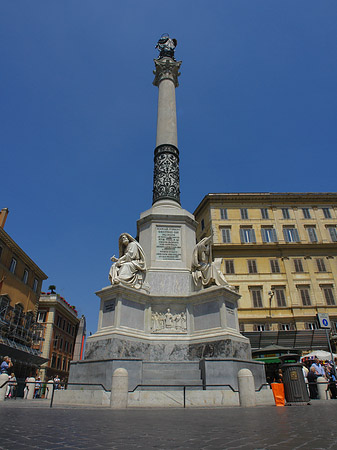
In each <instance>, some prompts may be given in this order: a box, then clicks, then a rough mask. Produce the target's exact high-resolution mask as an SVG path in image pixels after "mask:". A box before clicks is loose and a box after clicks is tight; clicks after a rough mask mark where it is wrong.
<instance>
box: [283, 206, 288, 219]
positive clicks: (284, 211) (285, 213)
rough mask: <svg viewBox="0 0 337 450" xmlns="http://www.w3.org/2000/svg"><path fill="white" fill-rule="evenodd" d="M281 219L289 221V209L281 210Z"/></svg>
mask: <svg viewBox="0 0 337 450" xmlns="http://www.w3.org/2000/svg"><path fill="white" fill-rule="evenodd" d="M282 215H283V219H290V214H289V208H282Z"/></svg>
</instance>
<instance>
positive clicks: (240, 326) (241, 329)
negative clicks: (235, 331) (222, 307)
mask: <svg viewBox="0 0 337 450" xmlns="http://www.w3.org/2000/svg"><path fill="white" fill-rule="evenodd" d="M239 330H240V333H243V332H244V331H245V324H244V323H239Z"/></svg>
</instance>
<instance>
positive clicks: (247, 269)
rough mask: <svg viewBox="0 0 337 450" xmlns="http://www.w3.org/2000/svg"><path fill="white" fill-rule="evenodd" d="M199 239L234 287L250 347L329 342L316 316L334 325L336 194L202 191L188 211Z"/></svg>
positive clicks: (336, 295) (314, 345)
mask: <svg viewBox="0 0 337 450" xmlns="http://www.w3.org/2000/svg"><path fill="white" fill-rule="evenodd" d="M194 215H195V218H196V220H197V221H198V223H199V224H198V229H197V239H198V240H200V239H202V238H203V237H205V236H209V235H210V234H212V235H213V258H221V268H222V271H223V273H224V274H225V276H226V279H227V281H228V283H230V284H232V285H234V286H236V287H237V289H238V291H239V293H240V295H241V299H240V300H239V321H240V330H241V332H243V333H244V334H245V335H247V336H248V337H250V339H251V343H252V347H253V348H259V347H263V346H265V345H269V344H272V343H273V344H282V345H288V346H291V347H296V348H301V349H302V350H307V349H311V348H318V347H324V348H326V346H327V339H326V335H325V331H323V330H318V329H317V328H318V327H317V320H316V314H317V313H328V314H329V316H330V319H331V322H332V332H331V334H332V336H331V337H332V340H334V337H335V335H336V326H337V305H336V301H337V290H336V286H337V264H336V262H337V193H299V194H297V193H279V194H278V193H233V194H208V195H207V196H205V197H204V199H203V200H202V201H201V203H200V204H199V205H198V207H197V208H196V210H195V212H194Z"/></svg>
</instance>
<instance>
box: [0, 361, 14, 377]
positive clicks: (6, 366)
mask: <svg viewBox="0 0 337 450" xmlns="http://www.w3.org/2000/svg"><path fill="white" fill-rule="evenodd" d="M11 367H13V363H12V360H11V359H10V357H9V356H4V359H3V361H2V363H1V366H0V373H1V374H3V373H5V374H7V375H8V371H9V369H10V368H11Z"/></svg>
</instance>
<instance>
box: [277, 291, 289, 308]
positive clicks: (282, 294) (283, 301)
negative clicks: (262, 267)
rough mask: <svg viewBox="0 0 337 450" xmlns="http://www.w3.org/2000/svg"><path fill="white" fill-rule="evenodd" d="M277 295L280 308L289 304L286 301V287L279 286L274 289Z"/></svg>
mask: <svg viewBox="0 0 337 450" xmlns="http://www.w3.org/2000/svg"><path fill="white" fill-rule="evenodd" d="M274 292H275V297H276V304H277V306H278V307H279V308H283V307H285V306H287V303H286V294H285V290H284V288H277V289H274Z"/></svg>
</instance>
